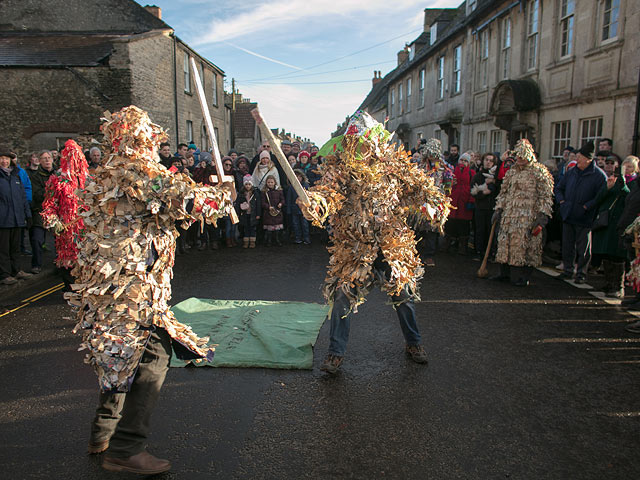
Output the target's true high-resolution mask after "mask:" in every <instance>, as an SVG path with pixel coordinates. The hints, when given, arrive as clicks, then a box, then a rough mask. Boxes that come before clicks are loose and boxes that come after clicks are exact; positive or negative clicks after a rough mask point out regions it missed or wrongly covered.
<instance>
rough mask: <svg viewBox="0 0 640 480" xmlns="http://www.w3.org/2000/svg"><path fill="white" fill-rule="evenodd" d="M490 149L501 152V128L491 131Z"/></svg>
mask: <svg viewBox="0 0 640 480" xmlns="http://www.w3.org/2000/svg"><path fill="white" fill-rule="evenodd" d="M491 151H492V152H499V153H500V152H502V130H492V131H491Z"/></svg>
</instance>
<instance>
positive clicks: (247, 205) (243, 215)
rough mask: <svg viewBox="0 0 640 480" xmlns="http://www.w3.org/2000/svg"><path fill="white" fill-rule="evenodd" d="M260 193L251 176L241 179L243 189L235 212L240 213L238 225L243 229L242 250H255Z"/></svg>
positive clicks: (237, 200)
mask: <svg viewBox="0 0 640 480" xmlns="http://www.w3.org/2000/svg"><path fill="white" fill-rule="evenodd" d="M260 196H261V195H260V191H259V190H258V189H257V188H255V187H254V186H253V181H252V179H251V175H245V176H244V178H243V188H242V191H241V192H240V194H239V195H238V198H237V199H236V210H238V211H239V212H240V225H241V226H242V227H243V229H244V236H243V238H242V248H256V229H257V227H258V221H259V220H260V211H261V198H260Z"/></svg>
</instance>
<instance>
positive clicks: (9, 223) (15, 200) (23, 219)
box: [0, 168, 31, 228]
mask: <svg viewBox="0 0 640 480" xmlns="http://www.w3.org/2000/svg"><path fill="white" fill-rule="evenodd" d="M27 218H31V209H30V208H29V202H28V201H27V194H26V193H25V191H24V186H23V185H22V182H21V181H20V175H19V174H18V171H17V170H16V169H15V168H14V169H12V170H11V173H9V174H7V173H6V172H5V171H4V170H2V169H0V228H17V227H24V226H26V225H27Z"/></svg>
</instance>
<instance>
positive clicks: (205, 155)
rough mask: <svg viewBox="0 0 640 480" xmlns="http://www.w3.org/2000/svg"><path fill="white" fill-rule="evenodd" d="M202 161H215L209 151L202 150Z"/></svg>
mask: <svg viewBox="0 0 640 480" xmlns="http://www.w3.org/2000/svg"><path fill="white" fill-rule="evenodd" d="M200 161H201V162H204V163H211V162H212V161H213V157H212V156H211V154H210V153H209V152H202V153H201V154H200Z"/></svg>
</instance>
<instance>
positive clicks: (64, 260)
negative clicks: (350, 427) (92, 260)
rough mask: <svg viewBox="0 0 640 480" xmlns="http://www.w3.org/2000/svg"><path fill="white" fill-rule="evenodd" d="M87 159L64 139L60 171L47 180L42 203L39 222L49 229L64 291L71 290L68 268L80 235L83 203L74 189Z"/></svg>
mask: <svg viewBox="0 0 640 480" xmlns="http://www.w3.org/2000/svg"><path fill="white" fill-rule="evenodd" d="M88 168H89V167H88V165H87V159H86V157H85V156H84V153H83V152H82V148H81V147H80V145H78V144H77V143H76V142H75V141H73V140H67V141H66V142H65V144H64V149H63V150H62V156H61V158H60V171H59V173H58V174H54V175H51V176H50V177H49V180H48V181H47V184H46V188H45V195H44V202H42V211H41V212H40V215H41V216H42V224H43V226H44V228H47V229H49V230H52V231H53V234H54V235H55V245H56V254H57V256H56V265H57V266H58V268H59V269H60V273H61V275H62V280H63V281H64V284H65V291H70V290H71V284H72V283H73V276H72V275H71V271H72V269H73V268H74V267H75V266H76V261H77V258H78V246H77V244H78V241H79V240H80V239H81V237H82V236H83V235H84V221H83V219H82V217H81V216H80V214H81V213H82V212H83V211H86V206H85V205H84V204H83V203H82V201H80V200H79V198H78V194H77V190H78V189H80V190H82V189H83V188H84V186H85V183H86V181H87V177H88V176H89V170H88Z"/></svg>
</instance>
